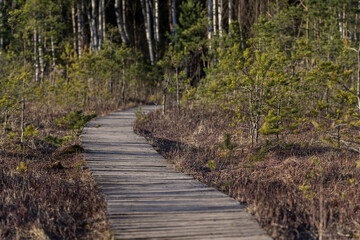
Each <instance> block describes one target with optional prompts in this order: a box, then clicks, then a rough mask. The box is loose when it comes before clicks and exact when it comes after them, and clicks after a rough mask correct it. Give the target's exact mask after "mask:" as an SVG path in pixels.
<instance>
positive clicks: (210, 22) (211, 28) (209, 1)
mask: <svg viewBox="0 0 360 240" xmlns="http://www.w3.org/2000/svg"><path fill="white" fill-rule="evenodd" d="M208 25H209V26H208V39H209V40H211V38H212V33H213V19H212V0H208ZM210 48H211V45H210Z"/></svg>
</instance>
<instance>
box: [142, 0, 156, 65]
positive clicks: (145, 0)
mask: <svg viewBox="0 0 360 240" xmlns="http://www.w3.org/2000/svg"><path fill="white" fill-rule="evenodd" d="M140 3H141V8H142V13H143V16H144V22H145V34H146V40H147V42H148V47H149V55H150V62H151V65H154V64H155V58H154V50H153V43H152V37H151V22H150V21H151V19H150V7H149V2H148V0H140Z"/></svg>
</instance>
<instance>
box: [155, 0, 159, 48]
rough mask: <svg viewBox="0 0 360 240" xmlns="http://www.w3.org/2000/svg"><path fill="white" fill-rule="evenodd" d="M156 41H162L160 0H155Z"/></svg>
mask: <svg viewBox="0 0 360 240" xmlns="http://www.w3.org/2000/svg"><path fill="white" fill-rule="evenodd" d="M154 5H155V41H156V42H157V43H159V42H160V33H159V0H155V4H154Z"/></svg>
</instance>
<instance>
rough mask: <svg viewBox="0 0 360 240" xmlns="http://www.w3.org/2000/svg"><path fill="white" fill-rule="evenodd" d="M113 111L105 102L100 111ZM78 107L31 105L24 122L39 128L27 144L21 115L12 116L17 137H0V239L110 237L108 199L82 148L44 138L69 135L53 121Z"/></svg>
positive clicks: (12, 123) (12, 125)
mask: <svg viewBox="0 0 360 240" xmlns="http://www.w3.org/2000/svg"><path fill="white" fill-rule="evenodd" d="M133 105H134V104H129V105H128V106H124V107H123V108H126V107H130V106H133ZM114 109H115V108H114V106H110V105H109V106H105V105H101V107H99V108H98V109H97V114H98V115H103V114H106V113H108V112H110V111H112V110H114ZM74 110H76V109H71V108H69V109H66V108H64V107H54V106H53V107H51V108H49V107H47V106H46V104H45V105H41V106H40V105H38V104H29V105H28V106H27V109H26V112H25V125H29V124H33V125H34V126H35V129H36V130H37V131H39V132H38V134H37V135H36V136H33V137H30V138H28V139H26V141H25V142H24V143H20V141H19V136H20V133H19V131H18V130H19V124H20V121H19V120H18V119H17V117H18V116H16V115H13V116H10V119H9V122H10V123H11V125H10V127H11V128H12V129H13V131H12V133H17V137H15V138H14V139H8V137H9V134H8V135H7V136H3V137H2V138H0V239H111V234H110V231H109V223H108V218H107V206H106V202H105V200H104V197H103V195H102V193H101V191H100V189H99V188H98V187H97V185H96V183H95V180H94V178H93V177H92V175H91V173H90V172H89V169H88V168H87V166H86V161H85V159H84V156H83V154H82V152H83V149H82V148H81V147H80V146H77V145H71V144H72V143H71V142H68V143H67V144H65V145H63V146H62V147H56V146H54V145H52V144H50V143H48V142H45V141H44V140H43V139H44V137H45V136H48V135H51V136H56V137H63V136H65V135H68V130H67V129H65V128H64V127H60V126H58V125H57V124H56V121H55V120H56V119H61V118H62V117H63V116H65V115H66V114H67V113H68V112H69V111H74ZM21 164H23V165H22V167H21ZM19 167H20V168H19Z"/></svg>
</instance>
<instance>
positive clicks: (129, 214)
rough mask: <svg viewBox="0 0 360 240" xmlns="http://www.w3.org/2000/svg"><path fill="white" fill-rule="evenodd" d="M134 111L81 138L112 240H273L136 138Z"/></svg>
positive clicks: (92, 127)
mask: <svg viewBox="0 0 360 240" xmlns="http://www.w3.org/2000/svg"><path fill="white" fill-rule="evenodd" d="M153 109H154V107H153V106H145V107H143V111H150V110H153ZM136 110H137V109H136V108H133V109H129V110H126V111H120V112H115V113H112V114H109V115H107V116H105V117H102V118H98V119H97V120H94V121H92V122H90V123H89V124H88V126H87V128H85V129H84V133H83V135H82V143H83V146H84V148H85V150H86V153H85V154H86V155H85V156H86V160H87V162H88V165H89V167H90V169H91V171H92V173H93V175H94V176H95V179H96V182H97V183H98V184H99V186H100V187H101V188H102V190H103V193H104V195H105V199H106V201H107V204H108V211H109V218H110V225H111V230H112V233H113V236H114V238H115V239H194V240H195V239H240V240H241V239H243V240H245V239H254V240H255V239H257V240H265V239H271V238H270V237H268V236H267V235H266V233H265V231H264V230H263V229H262V228H261V227H260V226H259V225H258V223H257V222H256V221H255V220H254V219H253V217H252V216H251V215H250V214H248V213H246V212H245V211H244V210H242V207H241V205H240V204H239V203H238V202H237V201H235V200H233V199H231V198H230V197H228V196H226V195H224V194H222V193H220V192H218V191H216V190H215V189H213V188H210V187H208V186H205V185H204V184H201V183H199V182H198V181H196V180H194V179H193V178H192V177H190V176H188V175H185V174H183V173H179V172H177V171H176V170H175V169H174V168H173V167H172V166H171V165H169V164H168V163H167V162H166V160H165V159H164V158H163V157H162V156H161V155H159V154H158V153H157V152H156V151H155V150H154V149H153V148H152V147H151V146H150V145H149V144H148V143H147V142H146V140H145V139H144V138H143V137H140V136H138V135H136V134H135V133H134V132H133V128H132V125H133V121H134V120H135V116H134V112H135V111H136Z"/></svg>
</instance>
